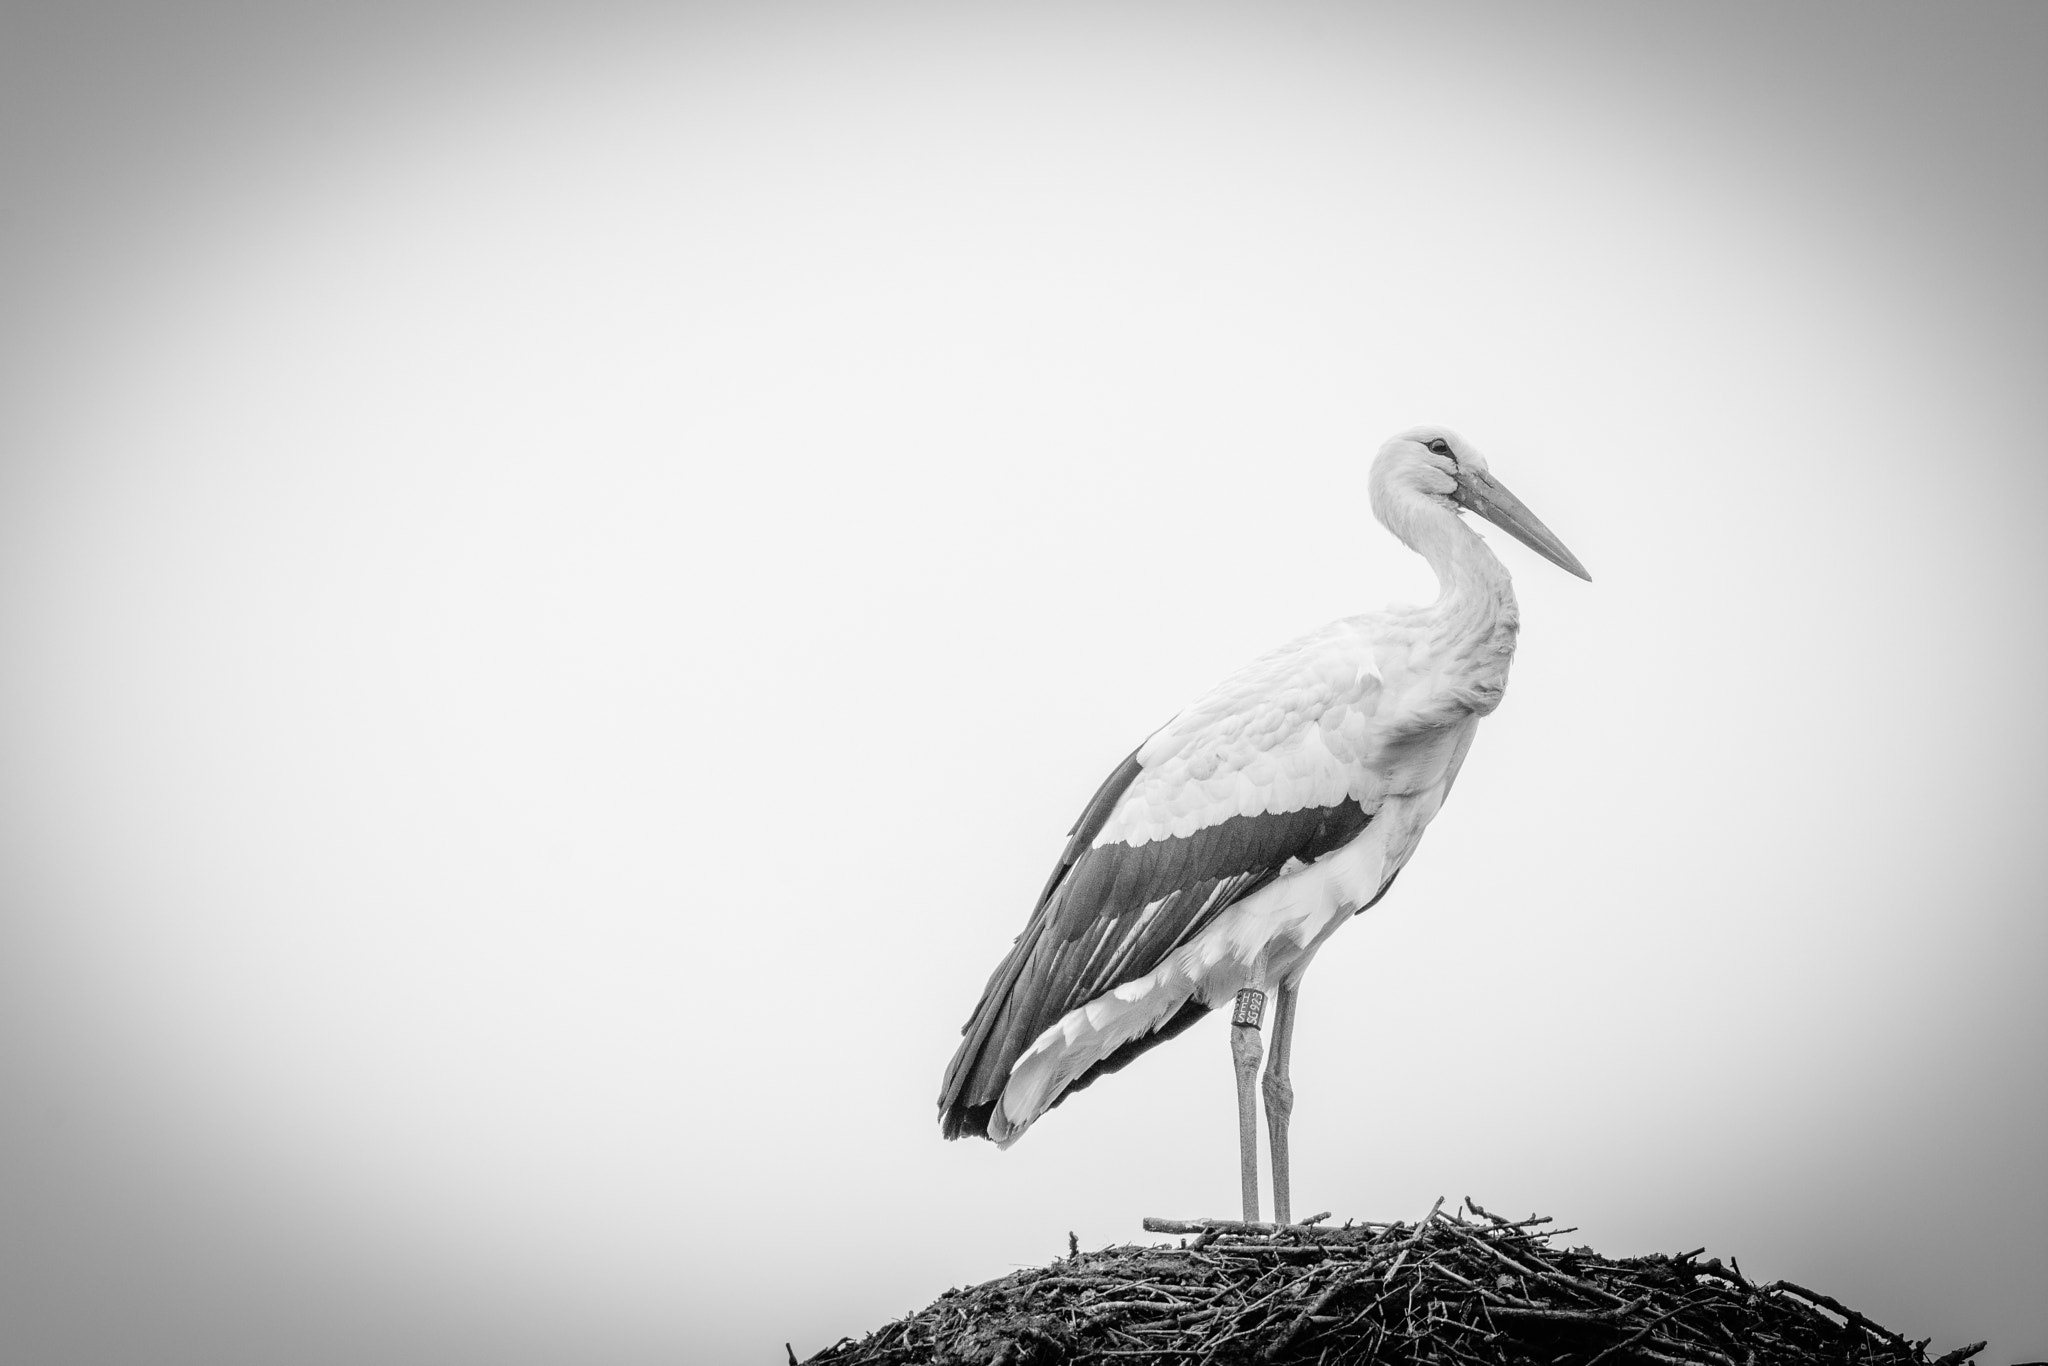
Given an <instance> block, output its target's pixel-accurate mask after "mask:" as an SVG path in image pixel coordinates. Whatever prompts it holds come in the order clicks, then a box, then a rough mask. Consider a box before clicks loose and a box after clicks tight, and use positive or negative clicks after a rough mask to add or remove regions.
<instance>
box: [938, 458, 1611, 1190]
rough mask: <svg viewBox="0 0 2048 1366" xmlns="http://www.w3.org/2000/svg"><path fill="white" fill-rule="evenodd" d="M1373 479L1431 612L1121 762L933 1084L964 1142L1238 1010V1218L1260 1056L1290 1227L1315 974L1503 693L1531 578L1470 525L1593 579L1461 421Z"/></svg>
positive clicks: (1274, 664) (1227, 696)
mask: <svg viewBox="0 0 2048 1366" xmlns="http://www.w3.org/2000/svg"><path fill="white" fill-rule="evenodd" d="M1367 484H1368V488H1369V491H1370V495H1371V500H1372V510H1373V515H1374V516H1375V517H1377V518H1379V520H1380V523H1381V525H1383V526H1385V527H1386V528H1387V530H1389V531H1391V532H1393V533H1394V535H1395V536H1397V537H1399V538H1400V540H1401V541H1402V543H1403V544H1405V545H1407V546H1408V547H1409V548H1410V549H1411V550H1414V551H1415V552H1416V553H1417V554H1419V555H1421V556H1422V557H1423V559H1425V560H1427V561H1428V562H1429V567H1430V568H1431V569H1432V570H1434V571H1435V573H1436V577H1437V584H1438V593H1437V598H1436V601H1435V602H1433V603H1431V604H1430V605H1428V606H1427V607H1394V608H1390V609H1389V610H1387V611H1384V612H1377V613H1369V614H1366V615H1363V616H1355V617H1345V618H1343V619H1342V620H1339V621H1334V622H1332V623H1330V624H1329V625H1328V626H1325V627H1323V628H1322V629H1321V630H1318V631H1315V632H1312V633H1311V634H1309V635H1306V636H1303V637H1302V638H1301V639H1299V640H1296V641H1293V642H1292V643H1290V644H1287V645H1283V646H1281V647H1280V648H1279V649H1277V650H1274V651H1273V652H1271V653H1270V654H1267V655H1264V656H1262V657H1260V658H1258V659H1255V660H1253V661H1252V662H1251V663H1250V664H1248V665H1246V666H1245V667H1244V668H1242V669H1240V670H1238V671H1237V672H1236V673H1235V674H1232V675H1231V676H1230V677H1229V678H1226V679H1224V680H1223V682H1222V683H1220V684H1218V685H1217V686H1216V687H1215V688H1213V689H1211V690H1210V691H1209V692H1208V693H1206V694H1204V695H1203V696H1201V697H1199V698H1197V699H1196V700H1195V701H1194V702H1193V703H1192V704H1190V705H1189V706H1188V707H1187V708H1186V709H1185V710H1183V711H1181V712H1180V713H1179V714H1178V715H1176V716H1175V717H1174V718H1173V719H1172V720H1170V721H1168V722H1167V723H1166V724H1165V725H1164V726H1161V727H1160V728H1159V729H1158V730H1156V731H1154V732H1153V733H1152V735H1151V736H1150V737H1149V738H1148V739H1147V740H1146V741H1145V742H1144V743H1143V744H1141V745H1139V746H1138V747H1137V749H1135V750H1133V751H1132V752H1131V755H1130V757H1129V758H1127V759H1125V760H1124V761H1123V763H1121V764H1119V765H1118V766H1117V768H1116V771H1115V772H1113V773H1111V774H1110V775H1109V777H1108V779H1107V780H1105V781H1104V782H1103V784H1102V786H1101V787H1100V788H1098V789H1097V790H1096V793H1095V796H1094V797H1093V799H1091V800H1090V801H1089V803H1088V805H1087V806H1086V807H1085V808H1084V809H1083V810H1082V812H1081V816H1080V819H1079V820H1077V821H1076V822H1075V823H1074V827H1073V829H1072V830H1071V831H1069V832H1068V840H1067V846H1066V849H1065V851H1064V852H1063V853H1062V854H1061V855H1060V860H1059V864H1058V866H1057V867H1055V868H1054V869H1053V872H1052V876H1051V878H1050V879H1048V880H1047V882H1046V884H1045V890H1044V891H1043V892H1041V893H1040V894H1039V897H1038V904H1037V906H1036V907H1035V908H1034V909H1033V910H1032V912H1031V919H1030V921H1029V922H1028V923H1027V924H1026V925H1025V926H1024V932H1023V933H1022V934H1020V935H1018V936H1017V940H1016V943H1015V944H1014V945H1013V946H1012V948H1011V949H1010V952H1009V954H1008V955H1007V956H1006V957H1005V958H1004V959H1003V961H1002V963H1001V964H999V965H998V966H997V968H996V970H995V972H994V973H993V974H992V975H991V976H990V977H989V979H988V985H987V987H985V988H984V989H983V991H982V994H981V1003H980V1004H979V1005H977V1006H976V1007H975V1008H974V1014H973V1016H972V1017H971V1018H970V1019H969V1020H968V1021H967V1023H966V1025H964V1026H963V1027H962V1028H961V1031H960V1032H961V1034H962V1035H964V1036H965V1037H964V1038H963V1039H962V1041H961V1044H960V1048H959V1051H957V1052H956V1053H955V1054H954V1055H953V1061H952V1063H951V1065H949V1066H948V1067H947V1068H946V1079H945V1083H944V1085H943V1087H942V1089H941V1091H940V1094H939V1124H940V1127H941V1129H942V1131H943V1132H944V1134H945V1136H946V1137H947V1138H961V1137H970V1136H971V1137H985V1138H990V1139H993V1140H994V1141H995V1142H996V1143H997V1144H998V1145H999V1146H1001V1147H1005V1148H1007V1147H1008V1146H1009V1145H1010V1144H1012V1143H1014V1142H1016V1141H1017V1139H1018V1138H1019V1137H1020V1136H1021V1135H1022V1134H1023V1133H1024V1131H1025V1130H1026V1129H1028V1128H1030V1127H1031V1125H1032V1124H1033V1123H1034V1122H1036V1121H1037V1119H1038V1118H1039V1117H1040V1116H1041V1115H1043V1114H1044V1113H1045V1112H1046V1111H1047V1110H1050V1109H1051V1108H1052V1107H1053V1106H1055V1105H1057V1104H1059V1103H1060V1101H1062V1100H1063V1099H1065V1098H1066V1097H1067V1096H1069V1095H1071V1094H1072V1093H1074V1092H1075V1091H1078V1090H1080V1089H1081V1088H1082V1087H1084V1086H1087V1085H1089V1084H1090V1083H1091V1082H1093V1081H1094V1080H1095V1079H1096V1078H1097V1077H1099V1076H1102V1075H1103V1074H1105V1073H1108V1072H1115V1071H1117V1070H1119V1069H1120V1068H1122V1067H1124V1066H1125V1065H1126V1064H1128V1063H1129V1062H1130V1061H1131V1060H1132V1059H1134V1058H1136V1057H1137V1056H1138V1055H1139V1054H1141V1053H1143V1052H1145V1051H1146V1050H1147V1049H1149V1048H1152V1047H1154V1046H1155V1045H1157V1044H1161V1043H1164V1042H1165V1041H1166V1040H1168V1039H1170V1038H1172V1037H1173V1036H1174V1035H1176V1034H1179V1033H1180V1032H1181V1031H1183V1030H1185V1029H1187V1028H1188V1027H1189V1026H1190V1025H1192V1024H1193V1023H1194V1022H1195V1021H1196V1020H1197V1019H1199V1018H1200V1017H1201V1016H1203V1015H1204V1014H1206V1013H1207V1012H1209V1011H1210V1010H1213V1009H1215V1008H1217V1007H1219V1006H1221V1005H1223V1004H1225V1003H1226V1002H1228V1003H1230V1004H1231V1007H1232V1012H1231V1029H1230V1050H1231V1057H1232V1062H1233V1066H1234V1069H1235V1071H1236V1075H1237V1120H1238V1153H1239V1176H1240V1182H1241V1190H1242V1195H1243V1204H1244V1218H1245V1222H1247V1223H1256V1222H1257V1221H1258V1217H1259V1179H1258V1132H1257V1129H1258V1118H1257V1110H1258V1100H1257V1097H1256V1096H1255V1094H1254V1083H1255V1082H1257V1081H1258V1076H1259V1063H1260V1059H1261V1056H1262V1055H1266V1059H1267V1060H1266V1070H1265V1078H1264V1081H1263V1083H1262V1084H1261V1085H1260V1087H1259V1089H1260V1090H1262V1091H1263V1092H1264V1096H1265V1103H1266V1105H1265V1108H1266V1123H1267V1131H1268V1143H1269V1146H1270V1148H1271V1150H1272V1160H1273V1206H1274V1218H1275V1219H1276V1220H1277V1221H1278V1222H1280V1223H1283V1224H1284V1223H1287V1222H1289V1220H1290V1217H1291V1212H1290V1209H1289V1176H1290V1174H1289V1170H1288V1156H1287V1126H1288V1119H1289V1116H1290V1115H1291V1114H1292V1113H1293V1109H1294V1087H1293V1085H1292V1082H1291V1080H1290V1077H1289V1069H1288V1059H1289V1054H1290V1051H1291V1049H1292V1046H1293V1035H1294V1012H1295V1002H1296V999H1297V995H1298V993H1299V991H1300V987H1301V978H1302V974H1303V973H1305V972H1306V971H1307V970H1308V965H1309V963H1310V962H1311V961H1312V960H1313V959H1314V958H1315V955H1316V950H1318V949H1319V948H1321V947H1322V945H1323V942H1324V941H1325V940H1326V939H1328V938H1329V937H1330V935H1331V934H1332V933H1333V932H1334V931H1335V930H1336V929H1337V927H1338V926H1339V925H1341V924H1343V923H1344V922H1345V921H1346V920H1348V919H1350V917H1351V916H1352V915H1353V914H1355V913H1357V912H1359V911H1363V910H1366V909H1369V908H1370V907H1371V906H1373V905H1374V904H1375V903H1376V902H1378V901H1379V899H1380V898H1381V897H1383V896H1385V895H1386V893H1387V889H1388V888H1390V887H1391V886H1393V883H1394V878H1395V877H1396V876H1397V875H1398V874H1399V873H1400V871H1401V869H1402V867H1403V866H1405V865H1406V864H1407V862H1408V860H1409V858H1410V856H1412V855H1413V854H1414V852H1415V846H1416V843H1417V842H1418V841H1419V840H1420V839H1421V838H1422V832H1423V830H1424V829H1425V828H1426V827H1427V826H1428V825H1429V822H1430V820H1431V819H1432V818H1433V817H1434V816H1435V815H1436V813H1437V810H1438V808H1440V807H1441V806H1442V805H1443V802H1444V798H1445V797H1446V796H1448V795H1449V794H1450V790H1451V784H1452V783H1453V782H1454V781H1456V779H1457V776H1458V769H1459V767H1460V766H1461V765H1462V764H1463V763H1464V762H1465V754H1466V751H1467V750H1468V749H1470V748H1471V745H1472V736H1473V734H1474V732H1475V730H1476V729H1477V727H1478V725H1479V718H1480V717H1482V716H1485V715H1487V714H1488V713H1489V712H1491V711H1492V710H1493V709H1494V708H1495V707H1497V706H1499V705H1500V699H1501V694H1502V691H1503V690H1504V689H1505V688H1506V686H1507V679H1508V664H1509V661H1510V660H1511V659H1512V658H1513V656H1514V652H1515V634H1516V631H1517V629H1518V626H1519V622H1520V615H1519V610H1518V609H1517V607H1516V604H1515V594H1514V588H1513V586H1512V585H1511V584H1510V582H1509V579H1508V571H1507V567H1506V566H1505V565H1503V564H1502V563H1501V562H1500V560H1499V559H1497V558H1496V557H1495V556H1494V554H1493V552H1492V551H1491V550H1489V549H1488V548H1487V546H1486V543H1485V541H1483V540H1482V539H1481V538H1480V537H1479V535H1478V533H1476V532H1475V531H1473V530H1472V528H1471V527H1469V526H1468V525H1466V523H1465V521H1464V519H1463V517H1462V516H1461V515H1460V514H1461V513H1462V512H1464V511H1471V512H1475V513H1477V514H1478V515H1479V516H1481V517H1483V518H1485V519H1486V520H1487V521H1489V522H1491V523H1493V524H1494V525H1495V526H1497V527H1499V528H1501V529H1502V530H1503V531H1506V532H1507V533H1508V534H1509V535H1511V536H1513V537H1514V538H1515V539H1516V540H1518V541H1520V542H1522V543H1523V544H1524V545H1526V546H1528V547H1529V548H1530V549H1532V550H1534V551H1535V552H1536V553H1537V554H1539V555H1541V556H1543V557H1544V558H1545V559H1547V560H1549V561H1550V562H1551V563H1552V564H1555V565H1557V566H1559V567H1560V568H1562V569H1565V570H1567V571H1569V572H1571V573H1573V574H1576V575H1578V576H1579V577H1580V578H1582V579H1586V580H1587V581H1589V582H1590V581H1591V579H1592V576H1591V575H1590V574H1588V573H1587V572H1586V570H1585V567H1584V566H1582V565H1581V564H1580V563H1579V561H1578V559H1577V558H1576V557H1575V556H1573V554H1572V553H1571V551H1569V550H1567V549H1565V547H1564V543H1563V542H1562V541H1560V540H1558V538H1557V537H1556V536H1555V535H1554V534H1552V532H1551V531H1550V529H1549V528H1548V527H1546V526H1544V525H1543V523H1542V522H1541V521H1539V520H1538V519H1537V517H1536V515H1535V514H1534V513H1532V512H1530V511H1529V509H1528V508H1527V507H1525V506H1523V504H1522V502H1521V500H1520V499H1518V498H1516V497H1515V496H1514V495H1513V494H1512V493H1510V492H1508V490H1507V489H1506V488H1505V487H1504V486H1502V484H1501V483H1500V481H1499V480H1497V479H1495V478H1494V477H1493V475H1492V474H1491V473H1490V472H1489V471H1488V469H1487V464H1486V458H1485V457H1484V456H1482V455H1481V454H1480V453H1479V451H1478V450H1477V449H1475V448H1474V447H1473V445H1472V444H1471V443H1470V442H1468V441H1466V440H1465V439H1464V438H1463V437H1461V436H1459V435H1458V434H1457V433H1455V432H1453V431H1451V430H1449V429H1448V428H1445V427H1436V426H1424V427H1414V428H1410V429H1409V430H1407V431H1405V432H1402V433H1400V434H1399V435H1397V436H1395V437H1393V438H1391V439H1390V440H1388V441H1387V443H1386V444H1385V445H1383V446H1382V447H1380V451H1379V454H1378V456H1377V457H1376V458H1375V459H1374V460H1373V463H1372V470H1371V473H1370V474H1369V476H1368V478H1367ZM1268 993H1271V994H1272V995H1273V997H1274V1010H1273V1038H1272V1047H1271V1049H1270V1052H1268V1050H1266V1049H1265V1048H1264V1046H1263V1045H1262V1044H1261V1042H1260V1028H1261V1026H1262V1024H1263V1022H1264V1017H1265V1009H1266V999H1267V995H1268Z"/></svg>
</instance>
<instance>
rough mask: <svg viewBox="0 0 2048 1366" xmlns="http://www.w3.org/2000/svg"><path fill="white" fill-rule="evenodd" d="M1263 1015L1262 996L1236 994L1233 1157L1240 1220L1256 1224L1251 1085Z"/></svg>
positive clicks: (1254, 991) (1250, 991)
mask: <svg viewBox="0 0 2048 1366" xmlns="http://www.w3.org/2000/svg"><path fill="white" fill-rule="evenodd" d="M1265 1015H1266V993H1265V992H1263V991H1260V990H1259V989H1258V988H1256V987H1246V988H1245V989H1244V990H1242V991H1240V992H1238V993H1237V1007H1236V1009H1235V1010H1233V1011H1232V1012H1231V1016H1230V1056H1231V1059H1232V1061H1234V1062H1235V1063H1236V1064H1237V1156H1238V1166H1239V1172H1240V1175H1241V1177H1242V1179H1243V1188H1244V1221H1245V1222H1246V1223H1247V1224H1256V1223H1257V1222H1259V1102H1258V1097H1257V1095H1256V1093H1255V1092H1254V1090H1253V1085H1252V1084H1253V1082H1255V1081H1256V1080H1257V1079H1258V1075H1259V1057H1260V1055H1261V1054H1263V1053H1264V1052H1265V1047H1264V1045H1262V1044H1261V1043H1260V1042H1259V1021H1260V1020H1262V1019H1264V1018H1265Z"/></svg>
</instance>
